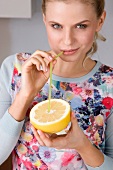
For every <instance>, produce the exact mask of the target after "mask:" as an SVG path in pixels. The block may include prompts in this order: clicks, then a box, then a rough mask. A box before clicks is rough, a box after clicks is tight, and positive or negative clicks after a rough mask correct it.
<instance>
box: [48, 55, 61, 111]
mask: <svg viewBox="0 0 113 170" xmlns="http://www.w3.org/2000/svg"><path fill="white" fill-rule="evenodd" d="M62 54H63V52H60V53H59V54H58V55H56V56H55V58H54V59H57V58H58V57H59V56H61V55H62ZM51 87H52V62H50V84H49V103H48V113H49V112H50V110H51V103H50V100H51Z"/></svg>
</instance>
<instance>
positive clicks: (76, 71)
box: [53, 58, 96, 78]
mask: <svg viewBox="0 0 113 170" xmlns="http://www.w3.org/2000/svg"><path fill="white" fill-rule="evenodd" d="M95 64H96V62H95V61H94V60H92V59H90V58H88V59H86V61H85V63H84V64H83V62H65V61H63V60H61V59H60V58H59V59H58V60H57V63H56V65H55V68H54V70H53V74H55V75H57V76H60V77H68V78H77V77H82V76H84V75H86V74H88V73H89V72H90V71H91V70H92V69H93V68H94V66H95Z"/></svg>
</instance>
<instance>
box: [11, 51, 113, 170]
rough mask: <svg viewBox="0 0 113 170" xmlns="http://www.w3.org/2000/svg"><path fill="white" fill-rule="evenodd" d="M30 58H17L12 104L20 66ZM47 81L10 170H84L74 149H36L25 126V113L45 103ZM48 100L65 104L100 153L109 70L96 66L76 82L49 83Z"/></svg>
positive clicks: (112, 81) (110, 89) (112, 82)
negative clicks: (89, 73)
mask: <svg viewBox="0 0 113 170" xmlns="http://www.w3.org/2000/svg"><path fill="white" fill-rule="evenodd" d="M29 56H30V54H27V53H22V54H21V53H20V54H17V56H16V60H15V63H14V70H13V77H12V83H11V90H12V101H13V100H14V98H15V95H16V93H17V92H18V91H19V90H20V88H21V65H22V63H23V62H24V61H26V60H27V58H29ZM48 89H49V81H48V82H47V83H46V84H45V86H44V87H43V88H42V90H41V91H40V92H39V93H38V94H37V96H36V97H35V98H34V100H33V102H32V103H31V105H30V107H29V109H28V111H27V114H26V119H25V123H24V126H23V128H22V132H21V135H20V138H19V140H18V142H17V145H16V147H15V149H14V151H13V169H14V170H86V169H87V168H86V166H85V164H84V162H83V160H82V158H81V157H80V155H79V154H78V153H77V152H76V150H74V149H62V150H57V149H55V148H49V147H45V146H40V145H39V143H38V141H37V140H36V139H35V137H34V135H33V132H32V130H31V124H30V122H29V112H30V110H31V108H32V107H33V106H34V105H35V104H36V103H38V102H41V101H43V100H47V99H48V91H49V90H48ZM52 98H62V99H63V100H66V101H68V102H69V104H70V106H71V108H72V110H73V112H74V113H75V116H76V118H77V120H78V124H79V126H80V127H81V128H82V129H83V131H84V133H85V135H86V136H87V138H88V139H89V140H90V141H91V142H92V143H94V144H95V145H97V146H98V147H99V148H100V150H102V151H104V147H105V129H106V120H107V117H108V116H109V115H110V110H111V108H112V106H113V69H112V68H110V67H107V66H105V65H102V64H100V66H99V67H98V68H97V70H96V71H95V73H94V74H93V75H92V76H91V77H89V78H88V79H86V80H85V81H80V82H74V81H73V82H70V83H69V82H60V81H56V80H54V79H53V81H52Z"/></svg>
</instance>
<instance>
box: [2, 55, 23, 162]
mask: <svg viewBox="0 0 113 170" xmlns="http://www.w3.org/2000/svg"><path fill="white" fill-rule="evenodd" d="M13 60H14V56H11V57H9V58H7V59H6V60H5V61H4V62H3V64H2V66H1V69H0V164H2V163H3V162H4V161H5V160H6V159H7V158H8V156H9V155H10V153H11V152H12V150H13V148H14V147H15V145H16V142H17V140H18V138H19V135H20V132H21V128H22V126H23V123H24V121H20V122H18V121H16V120H15V119H14V117H13V116H12V115H10V114H9V112H8V108H9V107H10V105H11V96H10V82H11V76H12V71H13V65H12V61H13Z"/></svg>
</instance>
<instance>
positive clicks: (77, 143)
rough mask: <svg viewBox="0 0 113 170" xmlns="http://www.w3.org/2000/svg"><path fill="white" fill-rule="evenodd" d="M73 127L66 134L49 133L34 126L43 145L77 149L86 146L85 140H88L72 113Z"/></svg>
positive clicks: (36, 134) (35, 133)
mask: <svg viewBox="0 0 113 170" xmlns="http://www.w3.org/2000/svg"><path fill="white" fill-rule="evenodd" d="M71 123H72V126H71V129H70V130H69V132H68V133H67V134H66V135H61V136H59V135H58V136H57V135H56V134H53V135H49V134H46V133H44V132H42V131H41V130H38V131H37V130H36V129H35V128H34V127H32V130H33V133H34V135H35V137H36V139H37V140H38V142H39V144H40V145H42V146H48V147H54V148H56V149H76V150H79V148H81V147H84V141H85V140H88V139H87V138H86V136H85V135H84V133H83V131H82V130H81V128H80V127H79V125H78V122H77V119H76V118H75V116H74V115H73V113H72V114H71Z"/></svg>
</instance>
